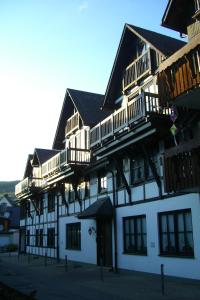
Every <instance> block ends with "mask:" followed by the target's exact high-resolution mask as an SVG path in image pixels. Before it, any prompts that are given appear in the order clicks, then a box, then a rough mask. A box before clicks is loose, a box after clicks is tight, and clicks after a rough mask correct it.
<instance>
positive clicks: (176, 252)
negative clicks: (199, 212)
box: [158, 209, 194, 258]
mask: <svg viewBox="0 0 200 300" xmlns="http://www.w3.org/2000/svg"><path fill="white" fill-rule="evenodd" d="M187 213H190V222H191V230H188V229H187V228H186V214H187ZM181 214H182V216H183V220H182V221H183V228H184V229H183V230H180V229H179V223H178V216H180V215H181ZM163 216H165V217H166V232H165V231H164V230H162V217H163ZM169 216H171V217H172V220H173V223H172V224H173V225H172V224H171V225H170V224H169ZM158 224H159V247H160V256H170V257H183V258H187V257H188V258H194V239H193V224H192V211H191V209H179V210H172V211H167V212H160V213H158ZM170 226H172V227H173V230H171V229H170ZM164 235H166V238H167V247H168V249H169V250H168V251H164V250H163V248H164V245H163V236H164ZM170 235H171V237H172V236H173V237H174V245H172V246H171V237H170ZM180 235H183V236H184V244H185V246H184V247H186V249H187V243H188V237H187V235H191V242H192V245H189V247H190V248H191V249H190V250H186V251H185V252H183V251H180V240H179V238H180Z"/></svg>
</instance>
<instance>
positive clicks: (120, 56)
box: [16, 1, 200, 279]
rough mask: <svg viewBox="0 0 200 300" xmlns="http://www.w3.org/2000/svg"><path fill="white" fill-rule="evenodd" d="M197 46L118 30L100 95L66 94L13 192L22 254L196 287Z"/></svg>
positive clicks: (199, 248)
mask: <svg viewBox="0 0 200 300" xmlns="http://www.w3.org/2000/svg"><path fill="white" fill-rule="evenodd" d="M172 2H173V1H169V4H168V9H167V10H166V12H165V16H164V20H165V21H163V24H164V25H166V24H165V22H168V20H169V23H170V21H171V19H170V18H169V14H170V13H171V14H174V15H175V13H176V4H174V3H172ZM170 3H171V4H170ZM184 3H185V1H184ZM169 23H167V25H166V26H168V27H169V26H170V25H169ZM179 28H180V27H179ZM184 30H185V28H184ZM184 30H183V33H185V32H184ZM197 40H198V42H197V44H195V45H193V44H192V45H193V48H192V50H191V43H192V40H191V43H189V44H188V45H185V43H183V42H181V41H179V40H175V39H172V38H170V37H167V36H164V35H161V34H158V33H154V32H152V31H149V30H146V29H142V28H139V27H135V26H132V25H128V24H126V25H125V27H124V31H123V34H122V37H121V41H120V44H119V48H118V51H117V55H116V58H115V61H114V65H113V69H112V72H111V76H110V79H109V82H108V86H107V90H106V94H105V96H101V95H97V94H92V93H87V92H81V91H76V90H71V89H67V91H66V95H65V99H64V103H63V107H62V110H61V114H60V119H59V122H58V126H57V130H56V134H55V138H54V142H53V147H52V150H45V149H35V151H34V154H33V155H29V157H28V161H27V165H26V169H25V176H24V179H23V180H22V181H21V182H20V183H19V184H18V185H17V186H16V195H17V197H18V198H19V199H21V208H22V216H21V251H26V252H28V253H33V254H36V255H45V253H47V255H48V256H51V257H55V258H57V259H60V258H62V259H64V258H65V255H67V256H68V259H69V260H73V261H80V262H87V263H92V264H97V265H99V264H101V263H102V264H103V265H105V266H111V267H113V268H115V269H118V268H121V269H129V270H137V271H145V272H152V273H159V272H160V265H161V264H164V266H165V272H166V274H168V275H174V276H180V277H188V278H196V279H200V271H199V270H200V230H199V228H200V218H199V211H200V194H199V191H200V188H199V186H200V179H199V178H200V156H199V153H200V152H199V147H200V140H199V132H200V128H199V127H200V118H199V115H200V114H199V110H198V109H199V107H196V106H195V105H196V104H197V102H198V101H197V93H199V85H198V84H199V83H198V80H199V68H200V66H199V60H198V57H199V56H198V55H199V40H200V39H197ZM187 47H188V48H187ZM179 49H181V50H179ZM190 50H191V53H189V55H188V57H186V56H185V55H186V53H188V51H190ZM176 51H177V53H180V54H179V57H178V58H177V53H175V52H176ZM195 51H196V52H195ZM174 53H175V54H174ZM181 54H182V56H181ZM183 56H184V58H185V57H186V58H187V66H186V67H185V66H184V67H183V69H184V71H180V73H179V67H180V68H181V67H182V65H181V63H182V64H184V62H183V60H182V57H183ZM172 57H173V58H172ZM177 61H178V63H177ZM174 64H175V65H176V68H175V70H176V71H175V72H174V73H173V70H174V69H173V68H174ZM172 66H173V68H172ZM170 68H172V69H170ZM181 72H182V73H181ZM184 72H187V78H188V82H189V81H191V80H194V79H195V78H196V81H195V84H193V86H191V87H190V90H189V89H187V90H186V88H185V90H184V88H183V86H182V85H183V84H182V79H181V76H183V74H185V73H184ZM177 74H178V75H177ZM167 76H171V77H170V78H171V79H169V80H168V81H167V78H168V77H167ZM178 76H179V77H178ZM195 76H196V77H195ZM170 80H171V81H170ZM157 83H158V85H157ZM197 83H198V84H197ZM178 84H180V85H181V86H180V87H179V86H178ZM188 85H189V84H188ZM158 87H159V94H158ZM173 89H174V90H173ZM178 93H179V94H178ZM159 95H160V97H159ZM179 96H181V97H182V99H183V100H181V99H180V97H179ZM188 97H190V98H192V100H187V99H189V98H188ZM177 99H178V107H174V106H171V103H173V104H174V105H176V104H177V103H176V101H177ZM182 101H183V102H182ZM188 101H190V102H191V103H192V107H190V105H185V103H186V102H188ZM198 105H199V104H198ZM186 106H187V109H186V108H185V107H186ZM101 107H102V109H103V110H101V109H100V108H101ZM172 125H174V126H176V127H177V128H178V132H177V134H176V135H173V134H172V133H173V132H174V131H173V129H174V130H176V127H172ZM171 127H172V130H171V131H170V128H171Z"/></svg>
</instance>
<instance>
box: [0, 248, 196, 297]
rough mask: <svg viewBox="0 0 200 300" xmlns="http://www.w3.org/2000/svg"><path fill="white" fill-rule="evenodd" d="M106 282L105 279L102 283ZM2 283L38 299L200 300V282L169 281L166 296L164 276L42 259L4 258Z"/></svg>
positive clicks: (0, 273)
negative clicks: (163, 289)
mask: <svg viewBox="0 0 200 300" xmlns="http://www.w3.org/2000/svg"><path fill="white" fill-rule="evenodd" d="M102 279H103V280H102ZM0 281H1V282H4V283H5V284H7V285H9V286H11V287H13V288H16V289H17V290H20V291H21V292H23V293H26V294H29V293H30V292H32V291H34V290H36V291H37V293H36V298H37V299H38V300H57V299H58V300H62V299H66V300H72V299H73V300H100V299H101V300H108V299H109V300H110V299H111V300H122V299H123V300H126V299H127V300H129V299H134V300H159V299H162V300H163V299H166V300H168V299H169V300H185V299H188V300H199V299H200V281H198V280H187V279H179V278H174V277H169V276H168V277H166V278H165V295H164V296H163V295H162V293H161V280H160V276H158V275H153V274H147V273H140V272H128V271H120V272H119V273H118V274H115V273H113V272H110V271H109V270H108V269H107V268H104V269H103V278H102V273H101V269H100V268H99V267H96V266H93V265H88V264H82V263H72V262H71V263H69V264H68V268H67V270H66V268H65V264H64V262H61V263H60V264H58V263H57V262H56V261H55V260H50V259H48V261H47V266H45V260H44V258H42V257H39V258H38V257H33V256H31V257H29V258H28V256H24V255H21V256H20V258H19V260H18V256H17V255H11V256H9V255H8V254H7V255H6V254H5V255H2V254H1V255H0Z"/></svg>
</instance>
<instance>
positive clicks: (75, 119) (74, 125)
mask: <svg viewBox="0 0 200 300" xmlns="http://www.w3.org/2000/svg"><path fill="white" fill-rule="evenodd" d="M78 128H79V113H78V112H76V113H75V114H74V115H73V116H71V117H70V118H69V119H68V120H67V124H66V127H65V136H68V135H70V134H72V133H73V132H74V131H75V130H77V129H78Z"/></svg>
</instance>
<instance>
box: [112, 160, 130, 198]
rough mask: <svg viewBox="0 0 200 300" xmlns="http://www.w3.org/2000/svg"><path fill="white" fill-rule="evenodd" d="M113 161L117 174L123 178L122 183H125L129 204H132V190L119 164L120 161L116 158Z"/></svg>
mask: <svg viewBox="0 0 200 300" xmlns="http://www.w3.org/2000/svg"><path fill="white" fill-rule="evenodd" d="M111 160H112V161H113V163H114V165H115V167H116V170H117V172H118V173H119V175H120V176H121V177H122V181H123V183H124V185H125V188H126V190H127V193H128V195H129V203H131V189H130V187H129V184H128V182H127V180H126V177H125V175H124V172H123V170H122V167H121V165H120V164H119V161H118V160H117V159H116V158H112V159H111Z"/></svg>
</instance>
